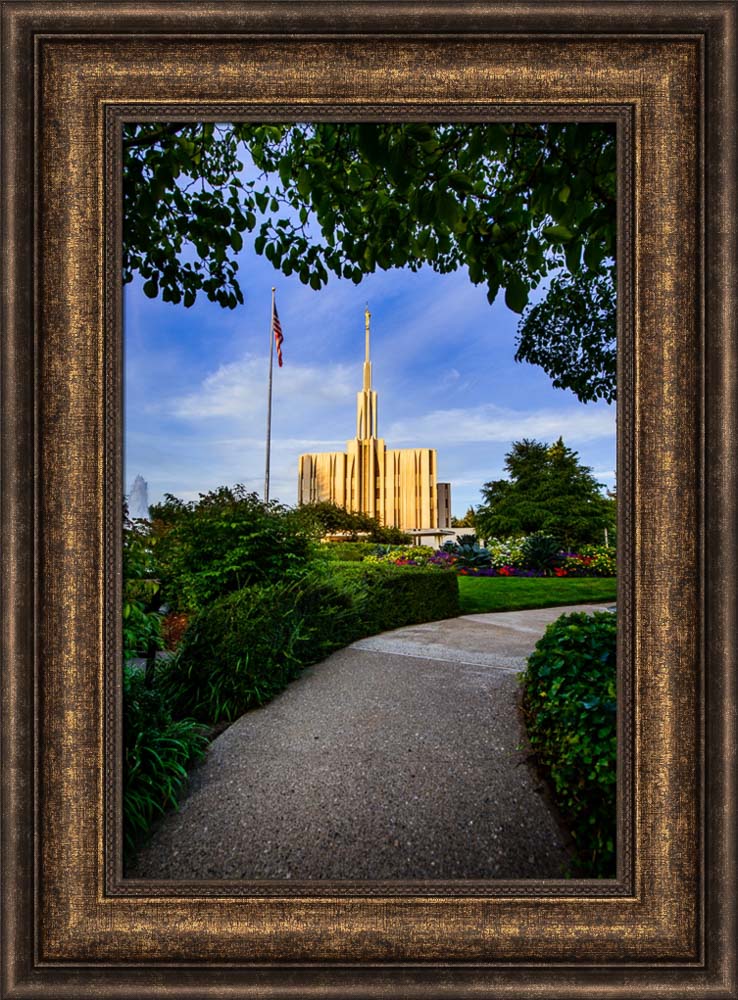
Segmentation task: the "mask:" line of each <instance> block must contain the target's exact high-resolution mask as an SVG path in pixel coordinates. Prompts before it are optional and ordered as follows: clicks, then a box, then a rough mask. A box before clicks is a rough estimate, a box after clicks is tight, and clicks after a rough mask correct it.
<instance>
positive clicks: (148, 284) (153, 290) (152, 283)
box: [143, 278, 159, 299]
mask: <svg viewBox="0 0 738 1000" xmlns="http://www.w3.org/2000/svg"><path fill="white" fill-rule="evenodd" d="M143 292H144V295H146V296H148V297H149V298H150V299H155V298H156V296H157V295H158V294H159V285H158V283H157V280H156V278H149V280H148V281H145V282H144V286H143Z"/></svg>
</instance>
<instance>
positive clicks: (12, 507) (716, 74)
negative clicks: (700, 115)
mask: <svg viewBox="0 0 738 1000" xmlns="http://www.w3.org/2000/svg"><path fill="white" fill-rule="evenodd" d="M58 6H60V7H61V6H66V5H58ZM90 6H91V7H92V6H93V5H90ZM105 6H106V8H107V11H106V14H107V13H108V12H111V13H114V11H115V8H116V7H117V6H118V5H105ZM229 6H230V5H229ZM259 6H260V7H264V6H269V8H270V10H273V9H274V7H272V5H259ZM304 6H305V7H307V6H310V7H313V6H324V5H313V4H310V5H307V4H305V5H304ZM382 6H383V7H384V5H382ZM407 6H413V7H414V8H415V7H419V6H420V5H404V4H403V7H407ZM555 6H559V5H555ZM577 6H580V7H581V5H577ZM598 6H599V7H600V8H601V9H602V8H608V9H609V10H613V8H616V7H619V5H612V4H602V5H598ZM644 6H647V7H648V10H649V13H650V14H651V15H652V16H655V17H656V18H657V19H658V17H659V15H661V14H663V15H664V16H663V17H662V18H661V20H660V25H661V30H662V31H663V30H668V31H674V30H679V28H680V27H681V26H682V25H683V23H684V22H683V18H685V17H687V19H689V17H688V16H687V15H686V14H685V13H684V6H683V5H672V4H671V3H668V4H648V5H640V9H641V11H643V8H644ZM677 6H678V8H679V9H678V10H677V11H676V12H675V7H677ZM41 7H42V5H41V4H38V5H36V4H17V5H16V4H4V5H3V37H4V48H5V50H6V52H7V53H9V55H7V56H6V58H5V61H4V66H3V76H2V84H3V112H4V114H3V119H4V123H5V126H4V134H3V140H4V141H3V151H2V158H3V159H2V162H3V172H4V176H6V177H10V176H13V177H15V178H17V179H19V183H18V184H17V185H16V186H15V187H13V186H12V185H6V186H5V187H4V189H3V192H2V211H3V230H4V235H5V246H6V247H7V250H6V257H5V283H4V290H3V299H2V311H3V329H4V330H5V331H6V341H5V344H4V353H3V361H4V363H3V369H2V391H3V401H2V416H3V422H4V438H3V444H4V448H3V454H2V473H3V495H2V508H1V509H2V542H3V551H4V554H5V567H6V570H5V573H4V574H3V578H2V582H1V584H0V586H1V587H2V597H3V601H4V608H5V609H6V613H5V614H4V617H3V623H2V629H3V632H2V640H3V658H4V663H5V671H4V673H3V679H2V685H3V687H2V694H3V700H2V704H3V732H2V741H3V742H2V754H3V785H2V813H3V816H4V817H7V816H12V817H13V820H12V823H13V825H12V826H9V825H8V823H7V821H6V822H5V823H4V824H3V831H2V858H3V862H4V870H5V872H6V873H9V872H12V873H13V874H12V878H10V879H9V878H8V877H7V874H6V879H5V880H4V883H3V887H2V893H3V895H2V901H3V918H4V920H3V942H2V949H3V951H2V958H3V982H2V995H3V996H5V997H8V998H10V997H16V996H18V997H20V996H29V997H30V996H50V995H51V993H50V992H49V988H51V989H53V990H54V995H59V996H70V997H71V996H76V995H97V996H103V995H105V996H121V997H123V996H137V995H140V992H138V991H139V990H140V988H141V987H142V986H144V984H145V985H147V986H150V987H151V988H152V990H153V993H152V995H164V992H167V993H168V992H169V991H168V990H167V988H166V986H165V981H166V980H167V979H168V978H169V977H168V974H167V973H165V972H164V970H163V969H162V972H161V973H153V972H152V970H127V972H126V974H125V977H126V982H125V983H124V982H122V981H121V980H120V979H119V980H118V982H117V983H116V982H114V981H111V978H110V976H109V975H106V974H103V970H102V969H100V971H99V972H98V973H97V974H96V975H93V976H89V975H85V974H81V970H72V969H70V970H69V971H68V972H64V971H62V970H60V969H58V968H57V969H55V971H54V974H53V975H52V976H51V977H49V976H48V973H47V972H41V971H40V970H37V969H34V961H33V947H32V941H33V931H34V928H33V916H32V913H33V885H34V880H33V857H34V850H33V848H34V845H33V843H32V842H30V841H29V840H28V838H27V837H24V830H25V831H27V830H28V829H29V827H30V826H31V825H32V819H33V810H34V802H33V801H32V800H31V799H30V798H29V796H28V794H27V785H26V782H25V779H24V777H23V773H22V772H23V767H24V765H25V764H26V762H27V761H28V759H29V756H30V750H31V747H32V735H33V720H34V715H33V702H34V698H33V695H34V678H33V675H32V672H30V671H26V672H24V671H23V670H17V669H16V670H14V671H12V672H11V671H10V670H9V668H10V667H11V666H12V665H15V664H21V665H22V664H25V665H30V663H31V662H33V642H34V636H33V608H34V589H33V581H34V580H36V579H37V574H38V571H39V569H40V568H41V567H40V561H39V555H38V553H39V540H38V538H37V536H35V533H34V527H35V514H34V511H35V477H34V463H35V457H36V454H37V449H36V428H37V419H38V415H37V412H36V411H35V406H36V404H37V403H38V402H39V401H38V400H37V396H36V394H35V393H34V386H33V382H32V372H33V363H34V356H35V346H34V340H33V337H34V324H33V323H32V321H31V317H32V311H31V310H32V301H33V299H34V296H33V295H32V287H33V286H32V281H33V280H34V275H35V277H36V280H38V275H39V273H40V272H39V267H40V266H42V261H41V260H40V259H39V257H40V255H38V256H37V258H36V260H35V266H34V256H33V255H31V254H29V253H28V247H29V245H30V246H33V247H34V248H36V246H37V241H36V240H35V239H34V236H35V234H34V232H33V223H32V219H33V217H34V211H33V209H34V197H35V193H34V192H35V189H34V186H33V183H32V178H30V177H29V176H28V171H27V167H26V165H27V163H28V162H29V161H32V153H33V148H34V136H33V134H32V131H31V129H30V127H29V122H30V120H31V115H30V110H31V104H32V101H31V90H30V86H29V83H30V80H31V78H32V75H31V69H32V67H31V66H30V64H29V60H28V58H27V54H28V51H29V50H28V46H27V45H24V43H25V42H27V41H28V38H29V37H30V34H31V30H32V29H31V27H30V23H29V21H25V15H26V14H27V13H28V12H29V11H31V10H32V8H33V9H34V11H33V13H34V16H35V11H38V10H39V8H41ZM95 7H97V5H95ZM529 7H530V5H529ZM695 7H696V8H697V13H699V14H700V15H701V17H702V21H703V30H704V35H705V44H706V57H707V67H708V73H707V81H706V83H707V90H706V107H707V109H708V112H709V117H708V120H707V122H706V127H705V161H706V162H705V199H706V208H707V213H706V222H707V225H706V230H707V232H706V238H705V260H706V274H705V287H706V291H707V296H706V300H705V301H706V303H707V308H706V316H705V320H706V325H705V344H706V349H707V359H708V364H707V370H706V381H705V460H706V465H705V469H704V477H703V482H704V505H703V511H704V523H705V524H706V525H709V527H708V529H707V530H706V534H705V543H706V544H705V551H706V554H707V555H706V558H707V559H709V565H710V569H711V574H712V575H713V576H714V577H715V578H716V579H721V580H723V581H730V580H731V579H732V575H733V572H734V566H733V561H732V557H733V554H734V553H735V551H736V541H737V540H738V539H737V535H738V530H737V526H736V513H737V511H736V501H735V496H736V487H737V486H738V474H737V469H736V463H735V461H733V462H731V461H730V456H731V451H732V449H734V442H735V440H736V439H737V438H736V431H737V430H738V419H737V418H738V406H737V405H736V403H737V400H736V391H737V390H736V384H735V375H736V371H737V370H738V358H736V342H735V325H736V316H735V305H734V302H731V296H733V297H734V295H735V289H736V284H737V283H736V276H737V273H738V269H737V267H736V256H737V254H736V251H738V246H737V240H736V228H735V220H734V218H733V217H732V216H731V214H730V213H731V211H734V208H735V204H736V137H735V131H734V129H735V121H736V82H735V81H736V74H735V69H736V44H735V43H736V11H735V8H734V6H733V5H732V4H726V3H720V4H714V3H706V4H693V5H692V9H694V8H695ZM78 9H79V8H78ZM98 9H99V8H98ZM129 9H130V8H129ZM385 9H386V8H385ZM526 9H528V8H526ZM619 9H620V11H622V7H621V6H620V8H619ZM43 10H44V13H45V12H46V11H48V8H43ZM590 10H591V8H590ZM86 13H87V12H85V14H86ZM362 13H363V12H362ZM16 14H18V16H16ZM533 16H534V17H535V10H533ZM602 16H603V15H602V14H599V13H598V17H602ZM53 17H54V18H56V17H57V15H56V14H55V15H53ZM595 20H597V18H595ZM24 21H25V23H24ZM667 25H668V28H667ZM691 25H692V27H694V20H692V21H691ZM24 55H25V58H24ZM41 403H42V401H41ZM29 456H31V460H30V461H29ZM34 537H36V546H35V547H34ZM11 612H12V613H11ZM705 614H706V625H707V634H706V648H705V654H706V660H707V662H709V663H710V664H712V665H713V666H715V667H716V670H715V673H714V674H713V675H711V676H710V677H709V678H708V680H709V684H708V687H707V689H706V692H705V693H706V700H705V703H704V705H705V713H704V718H705V727H706V735H707V737H708V745H709V746H710V749H711V754H710V767H709V769H708V773H707V775H706V777H707V781H706V784H705V803H706V815H707V817H708V819H709V824H708V828H707V829H706V831H705V842H704V848H705V858H706V868H705V871H706V873H707V877H706V880H705V884H704V907H705V917H706V940H705V947H706V964H705V966H704V968H703V970H702V972H703V975H700V976H698V977H690V976H689V973H688V972H687V971H686V970H684V969H673V970H667V969H664V968H661V969H659V970H657V969H656V968H652V970H651V971H652V972H653V973H657V978H658V980H659V981H660V983H661V985H662V987H663V988H665V989H666V990H667V991H668V993H667V994H664V995H669V996H673V997H677V996H682V995H685V996H686V995H691V996H704V997H708V996H709V997H715V998H718V997H721V998H722V997H724V998H726V1000H727V998H731V997H735V996H736V980H735V951H734V949H735V939H736V938H735V930H736V902H735V899H734V898H733V899H730V898H728V896H727V895H726V893H725V891H724V890H723V891H721V884H725V883H727V884H728V885H735V829H736V807H735V794H731V792H732V793H735V789H736V784H735V773H734V767H735V748H736V740H735V720H734V716H733V715H728V713H727V712H726V711H725V710H724V706H725V705H726V704H727V705H732V706H735V677H734V675H733V673H732V672H731V668H732V667H733V666H734V663H735V636H736V626H738V614H737V607H736V598H735V595H734V594H733V593H731V592H730V590H729V588H727V587H724V588H723V589H722V591H720V590H719V589H718V588H717V587H716V586H713V587H706V591H705ZM717 667H719V668H720V671H722V672H718V670H717ZM8 720H11V721H12V722H14V723H17V722H20V723H21V725H20V727H19V728H18V730H17V731H15V732H11V730H10V728H9V725H8ZM11 737H12V739H11ZM274 971H275V972H276V971H277V970H274ZM313 971H317V970H313ZM365 971H366V973H371V976H368V977H362V978H371V979H372V980H373V985H369V984H368V983H367V987H368V989H366V990H365V989H362V988H361V987H359V988H358V989H357V988H353V989H352V988H351V986H350V983H355V982H356V980H355V979H354V978H353V977H354V973H355V970H348V969H346V970H339V969H333V970H325V971H324V972H318V974H317V975H316V976H314V977H311V978H310V980H308V979H303V978H302V973H300V972H299V971H298V970H297V969H292V970H289V971H288V970H286V969H285V970H284V971H283V973H280V974H279V978H280V980H281V988H278V992H273V991H272V990H269V993H270V995H274V996H277V995H284V996H307V995H318V993H317V991H318V990H320V995H325V996H329V995H335V996H347V995H349V993H350V994H351V995H352V996H360V995H366V996H380V995H385V996H387V995H388V993H387V989H388V987H390V986H392V985H395V986H397V985H400V983H401V981H402V979H406V976H405V973H403V972H400V970H398V972H400V974H399V975H397V976H393V975H392V973H391V972H390V970H389V969H386V968H385V969H383V970H382V969H375V970H370V969H368V968H367V969H366V970H365ZM406 971H407V972H410V970H406ZM530 971H531V972H533V970H530ZM559 971H560V973H561V975H559V974H558V973H559ZM634 971H635V970H634ZM644 971H645V970H644ZM695 971H696V970H695ZM110 972H111V973H112V976H113V979H114V978H115V976H116V973H115V972H114V971H113V970H110ZM236 973H237V970H232V974H231V972H229V971H226V970H222V971H221V970H219V972H218V976H217V980H218V981H219V983H220V986H221V987H222V988H224V989H225V990H226V991H227V993H228V994H229V995H233V994H232V989H233V988H237V984H236V983H235V982H234V980H233V975H235V974H236ZM374 973H376V975H375V974H374ZM427 973H429V974H430V975H428V974H427ZM427 973H423V974H421V977H420V979H418V978H415V980H414V982H413V983H412V984H411V983H410V982H409V981H407V980H406V982H405V987H406V995H408V996H410V995H415V993H416V989H415V987H416V986H419V987H420V988H421V989H422V990H423V992H425V993H426V995H427V990H428V986H429V985H430V984H431V983H434V984H435V985H436V986H437V987H438V988H439V990H442V991H443V994H444V995H449V996H451V995H457V996H459V995H463V993H465V992H466V989H465V986H464V985H463V984H465V983H466V985H467V987H468V988H469V989H472V988H473V984H476V986H477V987H479V986H481V984H482V982H483V981H484V982H487V983H489V986H490V988H493V986H494V981H495V980H496V979H499V976H498V975H497V974H496V973H492V974H489V973H482V972H481V970H471V969H469V970H466V969H464V970H462V969H456V970H453V972H452V971H451V970H447V971H444V972H442V971H441V970H440V969H436V970H435V971H434V970H430V969H429V970H427ZM571 973H572V970H571V969H568V970H564V969H561V970H553V969H548V970H541V976H542V978H541V977H539V976H538V975H537V974H536V973H534V976H533V978H529V979H528V985H529V987H530V990H531V994H532V993H533V992H534V991H535V993H536V994H538V993H539V992H540V990H541V987H542V986H544V982H546V983H550V984H551V985H552V986H554V988H555V985H554V984H555V982H556V981H559V982H560V987H561V988H568V986H572V985H573V982H572V979H571V978H570V976H571ZM80 975H82V977H83V978H80ZM178 975H179V976H180V988H179V991H178V995H181V996H185V995H200V990H201V987H204V986H205V985H206V984H207V983H210V984H212V986H213V987H215V986H216V981H215V979H214V977H213V976H212V975H210V974H209V973H207V972H205V973H202V974H201V973H199V972H194V971H193V972H184V971H182V972H180V973H178ZM388 975H389V978H388ZM578 975H579V976H581V977H582V984H583V983H584V982H588V983H589V985H590V986H591V987H592V988H594V990H595V991H596V994H597V995H598V996H609V995H613V996H615V995H618V996H622V995H626V991H627V994H629V995H637V991H638V989H639V984H638V983H637V982H636V983H635V990H636V992H633V989H632V987H633V983H634V980H633V977H632V974H631V973H629V972H623V973H618V972H616V971H615V970H612V969H609V970H600V971H598V970H594V969H592V970H587V969H580V970H578ZM296 976H297V978H295V977H296ZM648 978H649V980H650V983H651V984H653V985H655V980H654V979H653V977H648ZM422 980H425V984H426V985H424V986H423V985H422ZM562 980H566V982H567V986H564V983H563V981H562ZM229 981H230V984H231V985H230V987H229V985H228V983H229ZM250 981H251V983H252V984H253V985H254V986H255V987H256V988H257V989H258V988H259V987H258V986H257V984H258V983H261V986H262V988H266V987H267V984H268V983H271V984H274V983H275V980H274V976H273V974H272V970H266V969H265V970H257V969H254V970H252V972H251V974H250ZM309 983H310V985H309ZM645 985H646V982H645V980H641V983H640V988H642V987H643V986H645ZM80 986H81V987H82V989H83V991H84V992H83V993H78V992H77V990H78V988H79V987H80ZM456 986H458V987H459V989H458V991H457V989H456ZM88 988H89V989H91V990H96V991H97V992H95V993H94V994H92V993H88V992H87V991H88ZM696 990H699V992H696ZM192 991H194V993H193V992H192ZM410 991H412V993H411V992H410ZM462 991H463V992H462ZM475 992H477V991H475ZM557 992H558V991H557ZM213 995H215V994H213ZM222 995H225V994H222ZM438 995H442V994H441V992H439V993H438ZM477 995H478V992H477ZM549 995H551V994H549ZM558 995H563V993H558Z"/></svg>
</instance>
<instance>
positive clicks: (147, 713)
mask: <svg viewBox="0 0 738 1000" xmlns="http://www.w3.org/2000/svg"><path fill="white" fill-rule="evenodd" d="M123 706H124V708H123V713H124V715H123V745H124V755H125V769H124V780H123V817H124V818H123V836H124V846H125V853H126V855H127V856H128V857H131V856H132V855H133V854H134V852H135V849H136V847H137V846H138V845H140V844H141V843H142V842H143V841H144V840H145V839H146V837H147V835H148V833H149V830H150V829H151V826H152V824H153V823H154V821H155V820H156V819H157V818H158V817H159V816H162V815H163V814H164V813H165V812H166V811H167V810H168V809H176V808H177V805H178V802H179V797H180V795H181V793H182V791H183V790H184V788H185V786H186V784H187V769H188V768H190V767H192V765H193V764H194V763H196V762H197V761H198V760H200V758H201V757H203V756H204V754H205V750H206V747H207V744H208V740H207V736H206V735H205V731H204V730H203V728H202V727H201V726H199V725H197V723H196V722H194V720H192V719H178V720H175V719H174V718H173V717H172V711H171V708H170V706H169V704H168V702H167V700H166V697H165V696H164V694H163V693H162V692H161V691H160V690H158V689H157V688H156V687H147V686H146V683H145V679H144V675H143V673H142V672H141V671H140V670H132V669H130V668H126V669H124V672H123Z"/></svg>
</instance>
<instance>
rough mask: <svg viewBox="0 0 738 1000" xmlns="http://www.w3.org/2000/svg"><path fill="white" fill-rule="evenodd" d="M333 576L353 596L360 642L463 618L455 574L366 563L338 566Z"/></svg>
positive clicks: (437, 570) (414, 567) (436, 570)
mask: <svg viewBox="0 0 738 1000" xmlns="http://www.w3.org/2000/svg"><path fill="white" fill-rule="evenodd" d="M333 575H334V578H335V579H336V580H337V581H339V582H340V583H341V585H342V586H343V587H346V588H348V589H349V590H350V592H351V593H352V594H353V597H354V608H355V615H356V620H357V626H358V634H357V638H358V637H359V636H366V635H374V634H376V633H377V632H386V631H389V630H390V629H394V628H402V626H403V625H417V624H418V623H420V622H430V621H438V620H440V619H443V618H453V617H455V616H456V615H458V614H459V584H458V580H457V579H456V574H455V573H454V572H453V571H449V570H443V569H441V570H439V569H430V568H426V567H424V566H396V565H394V564H392V563H366V562H362V563H343V564H341V565H338V566H336V568H335V570H334V574H333Z"/></svg>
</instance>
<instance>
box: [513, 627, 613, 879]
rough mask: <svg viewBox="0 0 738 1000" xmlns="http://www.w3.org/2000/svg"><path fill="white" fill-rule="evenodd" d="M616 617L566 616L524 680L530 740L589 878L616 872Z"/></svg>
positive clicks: (531, 661) (548, 634)
mask: <svg viewBox="0 0 738 1000" xmlns="http://www.w3.org/2000/svg"><path fill="white" fill-rule="evenodd" d="M615 638H616V620H615V615H614V614H611V613H610V612H607V611H600V612H597V613H595V614H592V615H589V614H585V613H582V612H578V613H575V614H570V615H562V616H561V618H558V619H557V620H556V621H555V622H552V623H551V624H550V625H549V626H548V628H547V629H546V632H545V634H544V635H543V637H542V638H541V639H540V640H539V641H538V643H537V644H536V648H535V651H534V652H533V653H532V655H531V656H530V657H529V659H528V664H527V668H526V671H525V674H524V675H523V688H524V705H525V716H526V724H527V729H528V737H529V739H530V743H531V746H532V747H533V749H534V751H535V752H536V754H537V756H538V759H539V761H540V762H541V765H542V766H543V768H544V770H545V771H546V772H547V773H548V774H549V775H550V777H551V781H552V784H553V788H554V794H555V797H556V801H557V803H558V805H559V808H560V809H561V811H562V813H563V815H564V816H565V817H566V819H567V821H568V822H569V824H570V826H571V832H572V836H573V838H574V842H575V844H576V849H577V855H578V866H579V868H580V869H581V871H582V873H583V874H585V875H594V876H600V877H609V878H612V877H614V874H615V867H614V866H615V791H616V789H615V781H616V775H615V766H616V749H617V748H616V730H615V723H616V714H615V713H616V701H615V683H616V681H615Z"/></svg>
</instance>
